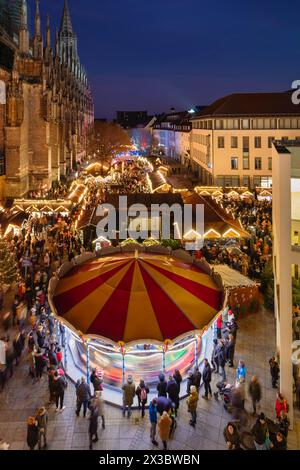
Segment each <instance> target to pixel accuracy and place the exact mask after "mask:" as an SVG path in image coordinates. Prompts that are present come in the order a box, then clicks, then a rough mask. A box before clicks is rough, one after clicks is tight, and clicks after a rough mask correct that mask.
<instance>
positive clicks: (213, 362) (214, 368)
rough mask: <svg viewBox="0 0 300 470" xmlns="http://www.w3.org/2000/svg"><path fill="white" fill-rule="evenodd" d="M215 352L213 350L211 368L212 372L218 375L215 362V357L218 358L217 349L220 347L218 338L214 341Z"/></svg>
mask: <svg viewBox="0 0 300 470" xmlns="http://www.w3.org/2000/svg"><path fill="white" fill-rule="evenodd" d="M213 344H214V345H213V350H212V353H211V361H210V362H211V366H212V370H214V371H215V372H216V373H217V372H218V370H219V369H218V368H217V364H216V362H215V357H216V349H217V347H218V340H217V338H215V339H214V340H213Z"/></svg>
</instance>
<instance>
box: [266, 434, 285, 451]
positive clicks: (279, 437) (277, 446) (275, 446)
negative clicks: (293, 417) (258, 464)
mask: <svg viewBox="0 0 300 470" xmlns="http://www.w3.org/2000/svg"><path fill="white" fill-rule="evenodd" d="M270 448H271V450H287V440H286V438H285V437H284V436H283V434H281V432H277V433H276V436H275V438H274V439H273V441H272V442H271V444H270Z"/></svg>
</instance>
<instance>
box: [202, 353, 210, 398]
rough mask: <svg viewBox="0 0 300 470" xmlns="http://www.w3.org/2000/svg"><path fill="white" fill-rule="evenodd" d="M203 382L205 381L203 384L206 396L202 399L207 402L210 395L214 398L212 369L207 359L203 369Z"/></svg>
mask: <svg viewBox="0 0 300 470" xmlns="http://www.w3.org/2000/svg"><path fill="white" fill-rule="evenodd" d="M202 380H203V383H204V390H205V393H204V395H202V398H204V399H205V400H207V399H208V395H210V397H212V391H211V386H210V382H211V367H210V364H209V362H208V359H206V358H205V359H204V368H203V371H202Z"/></svg>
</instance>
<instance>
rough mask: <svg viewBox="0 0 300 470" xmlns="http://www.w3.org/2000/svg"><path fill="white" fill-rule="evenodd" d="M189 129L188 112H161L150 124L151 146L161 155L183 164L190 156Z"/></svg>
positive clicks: (190, 127)
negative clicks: (151, 124)
mask: <svg viewBox="0 0 300 470" xmlns="http://www.w3.org/2000/svg"><path fill="white" fill-rule="evenodd" d="M191 130H192V125H191V122H190V114H189V113H188V112H185V111H184V112H178V113H176V112H172V113H169V114H162V115H160V116H158V117H157V119H156V121H155V123H154V124H153V126H152V135H153V146H154V147H155V149H156V150H157V151H158V152H159V153H160V154H161V155H164V156H165V157H168V158H170V159H171V160H179V161H180V162H181V163H182V164H184V163H185V162H186V161H188V160H189V156H190V137H191ZM187 166H188V165H187Z"/></svg>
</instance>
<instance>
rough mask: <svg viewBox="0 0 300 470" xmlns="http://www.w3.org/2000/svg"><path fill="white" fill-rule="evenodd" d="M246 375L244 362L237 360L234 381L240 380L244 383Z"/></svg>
mask: <svg viewBox="0 0 300 470" xmlns="http://www.w3.org/2000/svg"><path fill="white" fill-rule="evenodd" d="M246 373H247V369H246V366H245V363H244V361H242V360H239V363H238V367H237V370H236V380H238V381H239V380H240V379H244V381H246Z"/></svg>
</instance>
